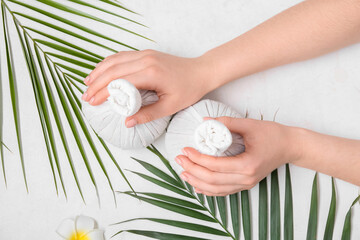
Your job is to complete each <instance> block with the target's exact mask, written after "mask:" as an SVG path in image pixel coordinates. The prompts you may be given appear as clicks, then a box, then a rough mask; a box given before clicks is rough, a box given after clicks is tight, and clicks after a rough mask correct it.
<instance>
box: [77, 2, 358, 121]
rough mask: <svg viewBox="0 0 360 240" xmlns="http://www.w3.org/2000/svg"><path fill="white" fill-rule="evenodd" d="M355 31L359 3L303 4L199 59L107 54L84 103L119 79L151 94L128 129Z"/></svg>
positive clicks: (99, 98)
mask: <svg viewBox="0 0 360 240" xmlns="http://www.w3.org/2000/svg"><path fill="white" fill-rule="evenodd" d="M359 29H360V0H308V1H305V2H302V3H300V4H298V5H296V6H294V7H291V8H289V9H287V10H285V11H283V12H282V13H280V14H278V15H276V16H274V17H273V18H271V19H269V20H267V21H265V22H264V23H262V24H260V25H258V26H257V27H255V28H253V29H252V30H250V31H248V32H246V33H244V34H242V35H241V36H239V37H237V38H235V39H233V40H231V41H229V42H228V43H225V44H223V45H221V46H219V47H217V48H215V49H212V50H210V51H209V52H207V53H205V54H204V55H202V56H200V57H198V58H182V57H176V56H172V55H168V54H164V53H160V52H157V51H153V50H145V51H138V52H135V51H127V52H119V53H117V54H114V55H111V56H109V57H107V58H105V60H104V61H103V62H101V63H100V64H99V65H98V66H97V67H96V68H95V69H94V71H93V72H91V73H90V75H89V76H88V77H87V78H86V79H85V83H86V84H87V85H88V86H89V88H88V90H87V91H86V93H85V94H84V96H83V99H84V100H85V101H89V102H90V104H92V105H98V104H101V103H102V102H104V101H105V100H106V98H107V97H108V96H109V93H108V91H107V89H106V86H107V85H108V84H109V83H110V82H111V81H112V80H114V79H118V78H125V79H126V80H128V81H130V82H132V83H133V84H134V85H135V86H136V87H137V88H145V89H149V90H155V91H156V92H157V94H158V95H159V97H160V100H159V101H158V102H157V103H155V104H153V105H150V106H146V107H143V108H142V109H141V110H140V111H139V112H138V113H136V114H135V115H133V116H130V117H128V119H127V121H126V124H127V126H128V127H133V126H135V125H136V124H139V123H145V122H148V121H152V120H154V119H157V118H160V117H163V116H166V115H171V114H173V113H175V112H177V111H179V110H181V109H183V108H185V107H188V106H189V105H191V104H193V103H195V102H196V101H198V100H199V99H200V98H201V97H202V96H204V95H205V94H206V93H208V92H210V91H212V90H214V89H216V88H217V87H219V86H221V85H223V84H226V83H227V82H229V81H232V80H235V79H238V78H241V77H243V76H246V75H249V74H252V73H255V72H259V71H263V70H265V69H268V68H272V67H275V66H279V65H283V64H287V63H291V62H295V61H301V60H304V59H309V58H312V57H316V56H319V55H321V54H325V53H327V52H330V51H333V50H336V49H339V48H342V47H344V46H347V45H349V44H353V43H356V42H358V41H360V31H359Z"/></svg>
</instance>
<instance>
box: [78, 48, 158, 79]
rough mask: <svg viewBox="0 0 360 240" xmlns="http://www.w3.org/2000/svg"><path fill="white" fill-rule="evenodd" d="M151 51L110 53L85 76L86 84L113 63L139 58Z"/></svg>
mask: <svg viewBox="0 0 360 240" xmlns="http://www.w3.org/2000/svg"><path fill="white" fill-rule="evenodd" d="M150 52H151V50H144V51H121V52H118V53H115V54H113V55H110V56H108V57H106V58H105V59H104V60H102V61H101V62H99V63H98V64H97V65H96V67H95V69H94V70H93V71H92V72H91V73H90V74H89V75H88V76H87V77H86V78H85V80H84V82H85V84H86V85H89V84H91V83H92V82H93V81H94V80H95V79H97V78H98V77H99V76H101V75H102V74H103V73H104V72H105V71H106V70H107V69H108V68H110V67H112V66H113V65H116V64H122V63H126V62H132V61H135V60H138V59H140V58H142V57H144V56H146V55H147V54H150Z"/></svg>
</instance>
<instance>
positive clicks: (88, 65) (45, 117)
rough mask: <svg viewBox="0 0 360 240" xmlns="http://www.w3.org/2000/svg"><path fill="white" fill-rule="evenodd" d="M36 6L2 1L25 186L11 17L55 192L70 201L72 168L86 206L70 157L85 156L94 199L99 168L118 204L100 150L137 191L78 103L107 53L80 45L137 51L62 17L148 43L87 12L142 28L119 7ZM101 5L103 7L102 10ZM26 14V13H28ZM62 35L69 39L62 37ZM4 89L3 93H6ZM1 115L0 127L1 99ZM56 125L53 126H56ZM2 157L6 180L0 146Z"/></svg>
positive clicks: (75, 2) (40, 2)
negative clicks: (87, 80)
mask: <svg viewBox="0 0 360 240" xmlns="http://www.w3.org/2000/svg"><path fill="white" fill-rule="evenodd" d="M33 1H36V2H37V4H36V5H32V4H31V3H30V2H24V1H17V0H1V6H2V19H3V32H4V42H5V50H6V56H7V58H6V59H7V64H6V69H7V72H8V76H9V77H8V78H9V84H10V93H11V102H12V109H13V117H14V122H15V130H16V135H17V139H18V148H19V153H20V159H21V164H22V169H23V175H24V180H25V183H26V186H27V181H26V171H25V161H24V156H23V151H22V145H23V141H22V138H21V129H20V114H19V105H20V104H19V99H18V98H19V97H18V95H17V83H16V77H15V66H14V64H13V57H12V55H13V53H12V51H14V49H13V48H12V46H11V44H10V42H11V41H10V39H9V36H10V35H9V27H10V25H9V20H8V19H7V18H6V17H7V15H8V16H9V17H10V18H11V19H12V22H13V23H14V26H15V28H16V31H17V33H18V37H19V40H20V44H21V48H22V54H23V57H24V59H25V62H26V65H27V69H28V73H29V78H30V81H31V84H32V91H33V93H34V96H35V98H34V99H35V105H36V108H37V114H38V116H39V122H40V126H41V129H42V133H43V137H44V143H45V146H46V150H47V158H48V161H49V164H50V167H51V171H52V175H53V182H54V186H55V189H56V192H57V193H59V187H60V186H61V188H62V190H63V192H64V195H65V197H67V193H66V192H67V191H66V188H67V186H65V184H64V179H63V178H64V177H63V173H62V168H63V167H64V164H69V166H70V168H71V172H72V175H73V177H74V180H75V183H76V186H77V188H78V191H79V193H80V196H81V198H82V199H83V200H84V202H85V199H84V195H83V191H82V189H81V184H80V179H79V178H78V176H77V171H78V170H77V169H76V168H75V164H74V162H75V159H74V158H73V157H72V152H73V151H77V152H78V153H80V155H81V156H82V157H81V159H82V161H83V163H84V166H85V168H86V172H87V173H88V176H89V179H90V181H91V182H92V184H93V186H94V190H95V192H96V194H97V195H99V193H98V190H97V180H96V176H95V175H94V174H93V168H94V167H98V168H100V169H101V171H102V172H103V174H104V176H105V178H106V180H107V182H108V186H109V188H110V190H111V191H112V194H113V197H114V201H115V193H114V187H113V183H112V182H111V179H110V176H109V174H108V172H107V169H106V168H105V164H104V163H103V161H104V160H103V159H104V156H100V154H99V148H103V149H104V150H105V151H106V153H107V155H108V157H109V159H110V160H111V162H112V164H114V165H115V167H116V169H117V170H118V172H119V173H120V174H121V176H122V177H123V178H124V180H125V182H126V183H127V185H128V186H129V187H130V189H131V190H132V191H134V189H133V188H132V186H131V185H130V182H129V181H128V179H127V178H126V176H125V174H124V172H123V171H122V169H121V168H120V166H119V164H118V163H117V161H116V159H115V157H114V156H113V154H112V153H111V151H110V149H109V147H108V146H107V145H106V143H105V142H104V141H103V140H102V139H101V138H100V137H99V136H98V135H97V134H96V133H94V132H93V130H92V129H91V128H90V127H89V126H88V124H87V123H86V121H85V119H84V117H83V115H82V112H81V102H80V99H79V98H80V94H81V93H82V92H83V91H84V88H85V87H86V86H85V85H84V83H83V81H82V79H83V78H84V77H86V76H87V75H88V73H89V71H90V70H92V69H93V68H94V66H95V64H96V63H98V62H100V61H101V60H102V59H104V57H105V56H102V54H103V52H104V51H102V53H101V54H98V53H96V52H94V51H92V50H93V49H91V51H90V50H89V48H88V47H86V48H85V47H82V44H79V43H86V44H87V45H90V46H93V47H98V48H102V49H104V50H105V51H108V52H110V53H113V52H118V51H119V50H121V49H122V48H127V49H132V50H137V48H135V47H133V46H130V45H128V44H125V43H123V42H121V41H120V40H118V39H114V38H113V37H109V36H106V35H104V34H103V33H101V32H99V31H97V30H96V29H93V27H92V26H91V27H89V26H88V25H89V24H88V25H86V24H79V23H78V22H77V21H74V20H71V19H70V18H64V17H61V16H62V14H61V12H67V13H69V14H71V15H73V16H77V17H81V18H86V19H91V20H89V23H90V24H91V21H95V22H98V23H100V24H103V25H106V26H108V27H111V28H114V31H116V30H119V31H123V32H124V34H125V33H128V34H132V35H135V36H138V37H142V38H144V39H148V38H146V37H145V36H143V35H140V34H138V33H136V32H134V31H132V30H130V29H127V28H124V27H122V26H121V25H120V24H115V23H113V22H110V21H107V20H104V19H106V18H104V19H102V18H101V19H100V18H98V17H97V16H95V15H93V14H90V13H88V12H87V10H88V9H95V10H96V11H101V12H102V13H103V14H107V15H109V16H110V15H111V16H112V17H115V18H117V19H119V21H120V20H121V21H127V22H130V23H133V24H136V25H139V26H144V25H143V24H141V23H139V22H138V21H134V20H131V19H130V18H128V17H126V16H125V15H124V13H126V12H127V13H131V14H133V13H134V12H133V11H131V10H129V9H127V8H125V7H124V6H122V5H121V4H120V3H118V2H113V1H99V2H91V3H90V2H85V1H81V0H72V1H68V2H58V1H43V0H33ZM68 3H73V6H70V5H68ZM101 4H102V5H104V7H102V6H101ZM106 5H109V6H113V7H116V9H118V10H119V13H117V12H113V11H108V10H106V8H105V7H106ZM18 9H20V10H18ZM23 9H26V11H24V10H23ZM44 9H51V10H44ZM120 11H123V13H120ZM128 15H129V14H128ZM32 23H36V24H32ZM37 26H40V27H41V26H42V27H45V28H46V29H50V30H51V31H49V32H54V33H49V32H48V31H47V30H46V31H44V30H43V28H39V27H37ZM84 33H85V34H90V35H92V36H94V37H98V38H101V39H102V41H97V40H92V38H89V37H86V36H84ZM58 34H61V35H62V36H66V37H59V36H58ZM105 42H106V43H105ZM114 44H115V45H114ZM110 45H111V47H110ZM114 46H116V47H114ZM115 48H116V49H115ZM0 90H1V91H2V89H0ZM1 97H2V94H1ZM0 110H1V119H0V125H1V126H2V117H3V111H2V99H0ZM61 115H63V116H65V118H64V119H62V117H61ZM52 122H54V123H55V124H52ZM67 127H69V128H70V129H71V131H70V132H65V130H64V129H65V128H67ZM1 129H2V128H1ZM55 135H59V136H60V141H59V140H57V138H55ZM0 137H1V139H0V140H1V141H2V137H3V136H2V131H1V132H0ZM82 137H85V139H86V141H85V142H84V141H81V138H82ZM69 138H71V139H73V140H74V141H75V146H76V147H75V148H70V147H69V143H68V139H69ZM98 143H100V144H98ZM86 145H88V146H89V147H90V148H89V149H90V151H89V152H87V150H85V149H87V148H86ZM59 151H65V153H66V158H67V162H66V161H63V160H62V159H60V158H59ZM0 155H1V159H2V166H3V175H4V178H5V179H6V175H5V164H4V158H3V148H2V145H1V147H0ZM91 157H94V158H95V159H96V164H97V166H96V165H94V164H93V163H92V162H91V161H90V158H91ZM5 182H6V180H5ZM115 203H116V201H115Z"/></svg>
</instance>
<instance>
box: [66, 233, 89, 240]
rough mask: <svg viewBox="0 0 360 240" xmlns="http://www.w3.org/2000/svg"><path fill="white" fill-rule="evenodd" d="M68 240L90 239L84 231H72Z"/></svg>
mask: <svg viewBox="0 0 360 240" xmlns="http://www.w3.org/2000/svg"><path fill="white" fill-rule="evenodd" d="M69 240H90V238H89V237H88V236H87V234H85V232H74V233H73V234H71V237H70V239H69Z"/></svg>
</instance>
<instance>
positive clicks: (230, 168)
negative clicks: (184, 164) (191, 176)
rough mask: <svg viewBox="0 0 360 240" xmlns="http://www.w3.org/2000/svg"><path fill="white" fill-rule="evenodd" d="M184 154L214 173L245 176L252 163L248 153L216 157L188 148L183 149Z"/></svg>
mask: <svg viewBox="0 0 360 240" xmlns="http://www.w3.org/2000/svg"><path fill="white" fill-rule="evenodd" d="M183 153H184V155H186V156H187V157H188V158H189V159H190V160H191V161H192V162H194V163H196V164H198V165H200V166H203V167H205V168H207V169H209V170H211V171H214V172H221V173H240V174H243V173H246V172H247V169H248V168H249V165H250V163H251V159H250V157H249V156H248V154H247V153H246V152H244V153H241V154H239V155H236V156H229V157H214V156H210V155H206V154H202V153H200V152H198V151H197V150H195V149H194V148H190V147H186V148H184V149H183ZM244 175H247V174H244Z"/></svg>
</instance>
